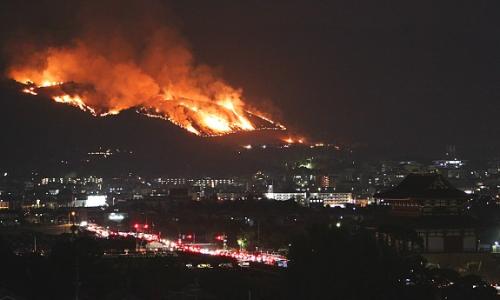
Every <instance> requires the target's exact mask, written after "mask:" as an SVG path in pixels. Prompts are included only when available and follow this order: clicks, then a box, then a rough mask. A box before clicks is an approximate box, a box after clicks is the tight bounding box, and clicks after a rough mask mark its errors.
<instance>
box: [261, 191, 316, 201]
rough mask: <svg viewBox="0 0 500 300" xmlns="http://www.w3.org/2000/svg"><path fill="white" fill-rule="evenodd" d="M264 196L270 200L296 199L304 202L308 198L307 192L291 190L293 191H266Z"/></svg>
mask: <svg viewBox="0 0 500 300" xmlns="http://www.w3.org/2000/svg"><path fill="white" fill-rule="evenodd" d="M264 196H265V197H266V198H267V199H270V200H276V201H287V200H291V199H294V200H295V201H296V202H303V201H305V200H306V198H307V193H305V192H291V193H275V192H271V193H264Z"/></svg>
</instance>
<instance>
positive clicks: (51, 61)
mask: <svg viewBox="0 0 500 300" xmlns="http://www.w3.org/2000/svg"><path fill="white" fill-rule="evenodd" d="M170 39H171V37H170ZM169 41H170V40H166V41H164V40H162V38H161V36H154V37H153V38H152V39H151V41H150V43H151V44H146V46H145V50H143V51H142V52H141V54H142V53H145V54H147V55H148V56H146V57H140V58H139V59H130V58H128V59H126V60H125V59H124V60H118V59H117V58H116V57H114V56H113V55H112V54H111V55H110V54H107V53H106V54H104V53H101V52H100V51H99V50H97V49H98V48H94V47H91V46H90V45H88V43H85V42H83V41H80V42H77V43H75V44H74V45H73V46H71V47H60V48H48V49H47V50H46V51H45V52H43V53H36V55H35V54H34V55H33V56H34V57H36V59H38V61H37V63H36V64H33V63H32V62H33V61H34V60H36V59H35V58H30V59H26V60H25V61H24V62H21V63H18V64H16V65H13V66H11V67H10V70H9V75H10V77H11V78H13V79H14V80H16V81H18V82H21V83H24V84H25V85H26V86H25V87H24V88H23V90H22V91H23V92H25V93H29V94H32V95H37V94H44V95H46V96H49V97H50V98H52V99H53V100H54V101H56V102H59V103H65V104H69V105H72V106H75V107H77V108H79V109H81V110H83V111H86V112H89V113H91V114H92V115H94V116H108V115H115V114H118V113H120V112H121V111H122V110H126V109H131V108H133V109H136V110H137V111H138V112H140V113H142V114H144V115H146V116H149V117H156V118H161V119H164V120H168V121H171V122H172V123H174V124H176V125H177V126H180V127H182V128H184V129H186V130H188V131H189V132H191V133H194V134H196V135H200V136H216V135H224V134H229V133H234V132H238V131H253V130H259V129H275V130H284V129H286V128H285V127H284V126H283V125H281V124H279V123H277V122H274V121H272V120H271V119H269V118H268V117H265V116H263V114H262V113H261V112H258V111H256V110H254V109H250V108H248V107H247V106H246V105H245V103H244V102H243V100H242V92H241V90H239V89H235V88H233V87H231V86H229V85H228V84H227V83H225V82H224V81H223V80H221V79H220V78H218V77H217V76H216V75H214V74H213V72H212V71H211V69H210V68H208V67H206V66H195V65H194V64H193V59H192V57H191V53H190V52H189V51H188V50H187V49H186V48H185V47H182V46H178V47H174V49H172V47H173V46H172V45H169V44H168V42H169ZM181 45H182V44H181Z"/></svg>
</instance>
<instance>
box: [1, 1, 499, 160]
mask: <svg viewBox="0 0 500 300" xmlns="http://www.w3.org/2000/svg"><path fill="white" fill-rule="evenodd" d="M66 2H68V1H66ZM19 3H20V1H2V4H0V10H1V11H2V13H1V14H0V17H1V18H2V22H3V23H4V24H2V28H1V30H2V35H1V36H2V38H3V39H5V38H7V39H8V38H11V37H12V36H13V35H14V34H13V33H12V31H13V30H11V29H13V28H14V27H23V31H22V32H26V30H28V31H29V28H30V26H31V27H33V28H32V29H33V31H34V32H38V33H40V35H42V36H43V35H45V33H44V32H49V33H47V35H48V36H57V35H58V34H59V35H66V34H68V32H71V28H72V26H74V24H73V23H72V22H71V20H69V21H68V19H71V15H72V14H73V13H78V12H74V7H73V5H72V4H71V3H69V4H68V3H64V2H54V1H41V3H42V4H33V3H30V1H26V2H22V1H21V3H20V4H19ZM37 5H39V6H37ZM2 6H3V8H2ZM43 6H45V7H47V6H49V7H50V8H49V9H47V8H46V9H43ZM97 6H98V5H97ZM166 6H167V7H168V8H169V10H170V12H169V14H170V17H169V18H171V19H172V20H171V21H170V22H173V23H175V24H176V26H177V27H178V29H179V31H180V32H181V33H182V34H183V36H184V37H185V38H186V39H187V40H188V42H189V43H190V46H191V48H192V49H193V51H194V53H195V57H196V59H197V61H199V62H202V63H207V64H209V65H212V66H215V67H218V68H220V69H221V72H222V74H223V75H224V78H225V79H226V80H227V81H228V82H230V83H231V84H232V85H234V86H238V87H241V88H243V90H244V92H245V96H246V98H247V99H248V101H249V102H252V103H258V104H260V105H261V106H272V109H273V110H276V111H277V112H279V115H280V117H281V118H282V120H283V121H284V122H285V124H287V125H289V126H290V127H292V128H295V129H296V130H297V131H299V132H303V133H305V134H306V135H308V136H312V137H315V138H318V139H323V140H330V141H343V142H349V143H359V144H367V145H370V146H371V147H374V148H377V149H379V150H382V151H386V150H393V151H395V152H398V151H399V153H401V152H409V153H415V154H428V153H440V152H442V149H444V145H446V144H456V145H457V148H458V150H459V151H460V150H462V152H464V153H468V154H470V155H482V154H483V153H488V154H495V153H498V149H499V148H500V147H499V146H500V139H499V133H500V132H499V128H500V126H499V125H498V116H499V113H500V102H499V101H498V99H499V96H500V90H499V79H500V18H498V16H499V14H500V2H499V1H353V0H350V1H333V0H332V1H222V0H213V1H201V0H199V1H195V0H179V1H168V2H166ZM109 13H111V14H112V13H113V10H110V11H109ZM130 13H131V14H133V13H134V12H133V11H131V12H130ZM61 14H67V16H69V17H66V18H64V17H61V16H60V15H61ZM61 18H62V19H63V20H62V21H61ZM54 20H56V21H54ZM61 22H62V23H61ZM61 24H63V25H61ZM35 27H36V28H35ZM26 28H28V29H26ZM14 31H15V30H14ZM16 34H17V33H16Z"/></svg>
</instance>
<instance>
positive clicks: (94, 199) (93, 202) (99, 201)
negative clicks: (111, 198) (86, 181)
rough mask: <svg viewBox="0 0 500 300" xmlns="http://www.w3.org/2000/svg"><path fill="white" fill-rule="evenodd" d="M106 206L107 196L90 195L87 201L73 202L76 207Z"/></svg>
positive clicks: (77, 200)
mask: <svg viewBox="0 0 500 300" xmlns="http://www.w3.org/2000/svg"><path fill="white" fill-rule="evenodd" d="M106 205H107V203H106V195H88V196H87V198H86V199H76V200H75V201H73V206H74V207H99V206H106Z"/></svg>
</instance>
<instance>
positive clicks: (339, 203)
mask: <svg viewBox="0 0 500 300" xmlns="http://www.w3.org/2000/svg"><path fill="white" fill-rule="evenodd" d="M315 194H319V195H318V196H316V197H318V198H322V199H323V205H324V206H329V207H345V205H346V204H354V197H353V195H352V193H315ZM312 196H313V193H311V197H312Z"/></svg>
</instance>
